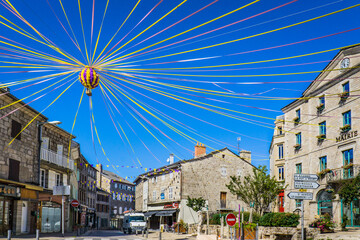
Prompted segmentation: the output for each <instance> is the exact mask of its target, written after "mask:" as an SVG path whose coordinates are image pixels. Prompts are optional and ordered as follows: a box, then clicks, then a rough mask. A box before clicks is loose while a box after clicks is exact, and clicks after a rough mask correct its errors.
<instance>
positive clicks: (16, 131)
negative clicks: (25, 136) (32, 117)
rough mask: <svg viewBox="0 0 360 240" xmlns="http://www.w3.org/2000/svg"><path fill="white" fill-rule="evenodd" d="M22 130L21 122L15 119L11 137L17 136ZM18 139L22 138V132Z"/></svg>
mask: <svg viewBox="0 0 360 240" xmlns="http://www.w3.org/2000/svg"><path fill="white" fill-rule="evenodd" d="M20 132H21V124H20V123H19V122H17V121H15V120H12V122H11V137H12V138H14V137H16V136H17V135H18V134H19V133H20ZM16 139H17V140H21V134H19V135H18V136H17V137H16Z"/></svg>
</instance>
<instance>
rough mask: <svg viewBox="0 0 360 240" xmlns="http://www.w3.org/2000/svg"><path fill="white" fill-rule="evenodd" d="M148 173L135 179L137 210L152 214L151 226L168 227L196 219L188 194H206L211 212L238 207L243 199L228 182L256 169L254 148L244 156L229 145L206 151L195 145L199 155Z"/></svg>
mask: <svg viewBox="0 0 360 240" xmlns="http://www.w3.org/2000/svg"><path fill="white" fill-rule="evenodd" d="M169 161H170V164H169V165H167V166H163V167H160V168H158V169H154V170H152V171H150V172H147V173H144V174H142V175H140V176H138V177H137V178H136V179H135V181H134V182H135V184H136V193H135V196H136V199H135V210H136V211H141V212H144V213H145V215H146V216H147V217H150V228H153V229H158V228H159V227H160V225H161V224H163V225H164V227H165V228H168V227H170V226H171V225H173V223H174V222H178V221H180V219H182V220H184V221H185V222H186V223H196V222H197V221H198V216H197V214H196V213H195V212H194V211H193V210H192V209H190V208H189V207H187V206H186V203H187V198H188V197H191V198H199V197H203V198H204V199H205V200H206V202H207V208H208V210H209V212H227V211H236V210H238V206H239V204H241V205H242V206H244V204H243V202H241V201H240V200H238V199H237V196H235V195H233V194H231V193H230V191H229V189H228V188H227V187H226V184H228V183H229V182H230V176H245V175H248V174H251V173H252V169H253V168H254V166H253V165H252V164H251V152H248V151H241V152H240V156H239V155H237V154H235V153H234V152H232V151H230V150H229V149H228V148H223V149H221V150H217V151H213V152H211V153H209V154H206V147H205V146H203V145H201V144H198V145H196V146H195V157H194V158H193V159H189V160H182V161H178V162H175V163H174V159H173V155H170V158H169Z"/></svg>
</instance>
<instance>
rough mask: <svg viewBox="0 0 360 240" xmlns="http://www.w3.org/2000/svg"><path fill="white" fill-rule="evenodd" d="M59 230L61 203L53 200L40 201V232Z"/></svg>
mask: <svg viewBox="0 0 360 240" xmlns="http://www.w3.org/2000/svg"><path fill="white" fill-rule="evenodd" d="M60 231H61V205H60V204H57V203H54V202H42V206H41V232H42V233H49V232H60Z"/></svg>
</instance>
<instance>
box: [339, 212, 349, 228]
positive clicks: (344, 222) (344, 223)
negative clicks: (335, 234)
mask: <svg viewBox="0 0 360 240" xmlns="http://www.w3.org/2000/svg"><path fill="white" fill-rule="evenodd" d="M348 220H349V218H348V216H346V215H345V214H344V215H343V217H342V223H341V230H343V231H346V223H347V221H348Z"/></svg>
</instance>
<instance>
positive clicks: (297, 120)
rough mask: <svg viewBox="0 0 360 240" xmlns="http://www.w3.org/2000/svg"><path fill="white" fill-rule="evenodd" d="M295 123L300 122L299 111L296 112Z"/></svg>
mask: <svg viewBox="0 0 360 240" xmlns="http://www.w3.org/2000/svg"><path fill="white" fill-rule="evenodd" d="M295 113H296V118H295V119H296V122H300V109H298V110H296V112H295Z"/></svg>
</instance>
